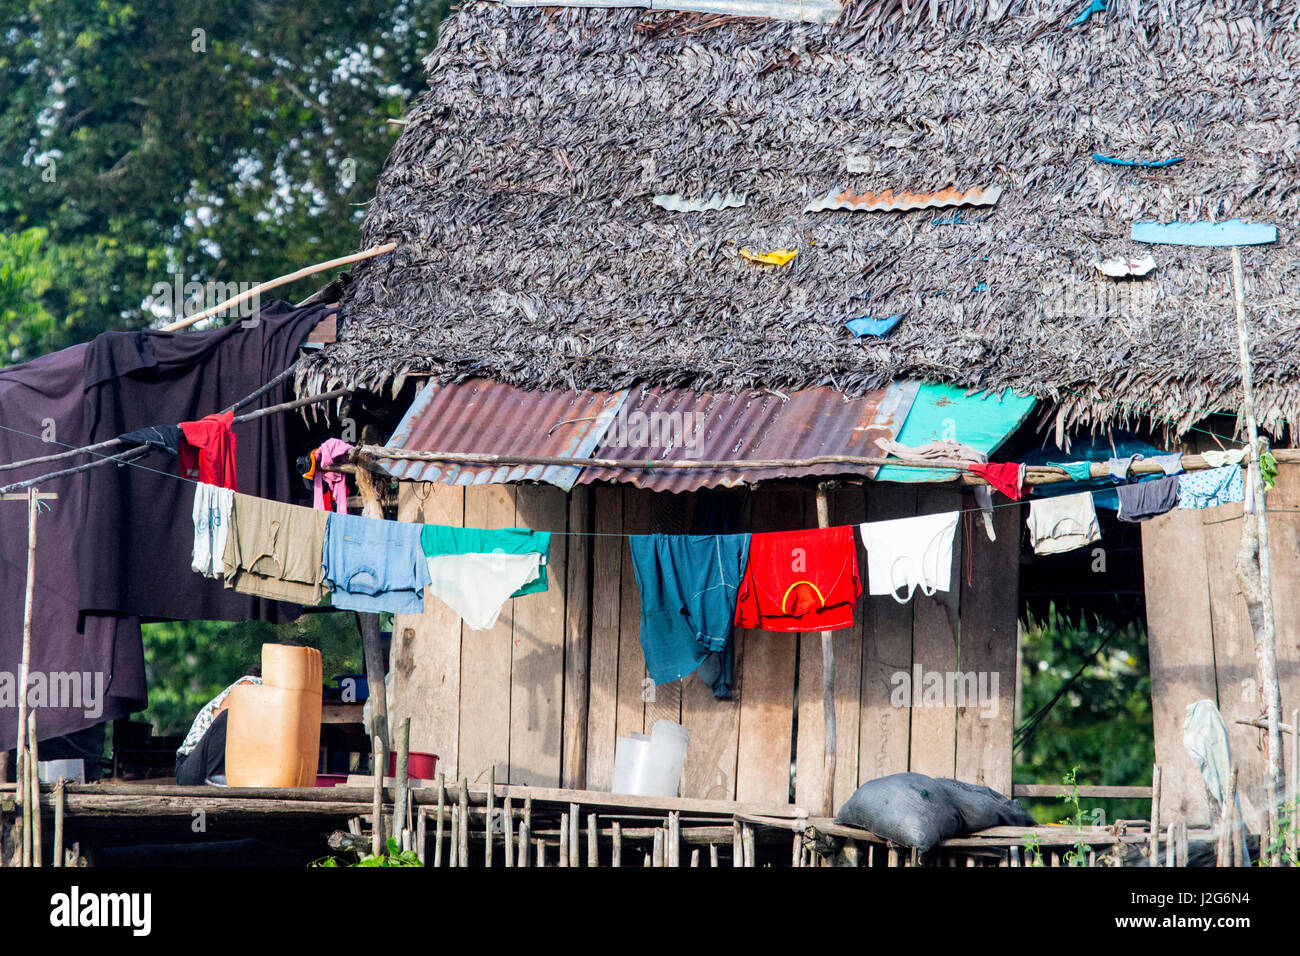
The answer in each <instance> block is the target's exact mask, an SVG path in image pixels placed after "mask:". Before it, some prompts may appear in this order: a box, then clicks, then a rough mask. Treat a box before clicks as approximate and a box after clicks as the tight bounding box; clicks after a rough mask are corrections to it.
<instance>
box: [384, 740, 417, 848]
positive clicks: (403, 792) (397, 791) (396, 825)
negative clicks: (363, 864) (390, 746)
mask: <svg viewBox="0 0 1300 956" xmlns="http://www.w3.org/2000/svg"><path fill="white" fill-rule="evenodd" d="M410 759H411V718H410V717H407V718H406V719H405V720H404V721H402V729H401V730H399V731H398V733H397V767H396V768H395V769H396V773H395V774H394V781H393V783H394V788H393V826H392V832H393V833H394V834H400V833H401V832H402V830H403V829H404V828H405V827H406V812H407V806H406V804H407V797H408V796H409V795H410V792H411V785H410V782H409V779H408V775H409V773H410V766H411V764H410ZM384 769H385V770H387V769H388V768H387V767H385V768H384Z"/></svg>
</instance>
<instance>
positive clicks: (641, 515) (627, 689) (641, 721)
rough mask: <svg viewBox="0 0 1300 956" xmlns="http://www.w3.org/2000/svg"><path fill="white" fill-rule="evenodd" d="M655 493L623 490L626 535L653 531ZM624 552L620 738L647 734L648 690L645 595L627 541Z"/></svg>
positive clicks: (619, 681) (619, 641)
mask: <svg viewBox="0 0 1300 956" xmlns="http://www.w3.org/2000/svg"><path fill="white" fill-rule="evenodd" d="M652 497H653V495H652V493H651V492H648V491H642V490H641V489H640V488H634V487H632V486H631V485H628V486H627V487H625V488H624V489H623V533H624V534H629V535H630V534H646V533H647V532H648V531H649V530H650V508H651V500H652ZM619 547H620V548H621V549H622V572H623V573H622V575H621V576H620V581H619V586H620V590H621V592H622V596H621V598H620V599H619V626H618V707H617V714H618V717H617V720H616V722H615V729H616V731H617V734H618V736H619V737H626V736H627V735H628V734H632V733H638V734H639V733H644V732H645V730H644V728H645V713H646V708H645V704H646V700H645V698H646V697H647V696H649V695H648V693H647V690H648V688H649V686H650V685H649V684H648V683H647V681H648V677H647V675H646V669H645V654H644V653H642V651H641V594H640V592H639V591H638V590H637V586H636V575H635V574H634V573H633V570H632V553H631V551H630V550H629V549H628V544H627V540H626V539H623V540H622V541H620V542H619Z"/></svg>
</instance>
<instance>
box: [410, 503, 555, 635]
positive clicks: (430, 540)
mask: <svg viewBox="0 0 1300 956" xmlns="http://www.w3.org/2000/svg"><path fill="white" fill-rule="evenodd" d="M420 547H421V549H422V551H423V553H424V555H425V560H426V562H427V565H428V569H429V581H430V586H429V589H430V591H431V592H432V593H433V594H434V595H435V596H437V597H438V598H441V599H442V601H443V602H444V603H445V604H447V605H448V606H449V607H450V608H451V609H452V610H454V611H455V612H456V613H457V614H459V615H460V616H461V618H462V619H464V621H465V623H466V624H468V625H469V626H470V627H471V628H473V629H474V630H480V631H484V630H487V629H488V628H490V627H492V626H493V625H494V624H496V622H497V618H498V616H500V614H501V609H502V608H503V607H504V606H505V602H506V601H508V600H509V599H510V598H512V597H521V596H523V595H525V594H535V593H537V592H540V591H545V590H546V589H547V586H548V584H547V579H546V565H547V561H548V556H549V554H550V548H551V533H550V532H549V531H530V530H528V529H527V528H504V529H501V530H496V531H486V530H481V529H478V528H457V527H454V526H451V525H424V526H423V527H422V530H421V532H420Z"/></svg>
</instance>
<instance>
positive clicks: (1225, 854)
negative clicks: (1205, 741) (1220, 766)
mask: <svg viewBox="0 0 1300 956" xmlns="http://www.w3.org/2000/svg"><path fill="white" fill-rule="evenodd" d="M1228 780H1229V782H1228V792H1227V793H1226V794H1224V797H1223V806H1222V807H1220V808H1219V843H1218V848H1217V849H1218V857H1217V861H1216V862H1217V863H1218V865H1219V866H1232V808H1233V807H1234V806H1235V805H1236V803H1237V768H1236V767H1233V768H1232V774H1231V775H1230V776H1229V778H1228Z"/></svg>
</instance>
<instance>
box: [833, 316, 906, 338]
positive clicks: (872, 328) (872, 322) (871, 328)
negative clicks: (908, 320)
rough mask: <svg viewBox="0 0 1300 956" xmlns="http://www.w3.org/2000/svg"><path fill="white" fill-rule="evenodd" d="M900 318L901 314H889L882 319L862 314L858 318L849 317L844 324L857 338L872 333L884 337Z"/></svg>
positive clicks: (877, 336)
mask: <svg viewBox="0 0 1300 956" xmlns="http://www.w3.org/2000/svg"><path fill="white" fill-rule="evenodd" d="M902 320H903V317H902V315H890V316H886V317H885V318H883V319H873V318H872V317H871V316H869V315H864V316H863V317H862V318H860V319H849V320H848V321H847V322H845V323H844V325H845V326H846V327H847V328H848V330H849V331H850V332H852V333H853V334H854V335H856V336H857V337H858V338H862V336H864V335H874V336H875V337H876V338H884V337H885V336H886V335H888V334H889V333H890V332H892V331H893V330H894V326H896V325H897V324H898V323H899V322H901V321H902Z"/></svg>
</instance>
